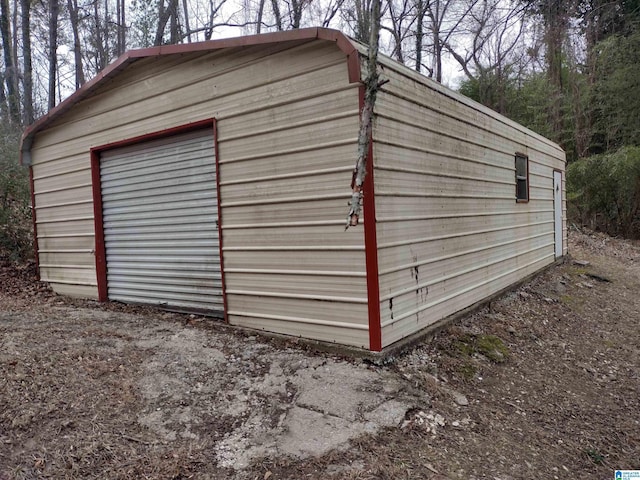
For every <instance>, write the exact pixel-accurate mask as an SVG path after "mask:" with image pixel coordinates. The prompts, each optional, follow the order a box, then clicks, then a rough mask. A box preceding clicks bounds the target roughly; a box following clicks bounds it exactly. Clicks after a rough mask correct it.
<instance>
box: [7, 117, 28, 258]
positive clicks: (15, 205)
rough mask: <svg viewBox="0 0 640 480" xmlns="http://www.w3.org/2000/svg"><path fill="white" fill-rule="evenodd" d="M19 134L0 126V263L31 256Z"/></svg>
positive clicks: (26, 171) (10, 128)
mask: <svg viewBox="0 0 640 480" xmlns="http://www.w3.org/2000/svg"><path fill="white" fill-rule="evenodd" d="M19 142H20V130H19V128H18V127H15V126H12V125H6V124H5V125H0V259H2V258H9V259H10V260H14V261H15V260H26V259H28V258H30V257H31V256H32V255H33V248H32V227H31V208H30V205H31V200H30V193H29V172H28V170H27V168H26V167H23V166H21V165H19V163H18V148H19V147H18V146H19Z"/></svg>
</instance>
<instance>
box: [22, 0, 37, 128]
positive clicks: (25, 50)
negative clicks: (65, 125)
mask: <svg viewBox="0 0 640 480" xmlns="http://www.w3.org/2000/svg"><path fill="white" fill-rule="evenodd" d="M20 8H21V11H22V19H21V20H22V58H23V69H24V73H23V90H24V121H25V123H26V124H27V125H29V124H31V123H33V120H34V118H33V117H34V115H33V67H32V64H31V63H32V62H31V1H30V0H20Z"/></svg>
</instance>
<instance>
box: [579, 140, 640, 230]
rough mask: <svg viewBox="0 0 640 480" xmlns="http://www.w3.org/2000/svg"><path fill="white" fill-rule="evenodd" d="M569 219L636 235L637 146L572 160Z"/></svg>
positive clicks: (639, 193) (639, 216) (639, 200)
mask: <svg viewBox="0 0 640 480" xmlns="http://www.w3.org/2000/svg"><path fill="white" fill-rule="evenodd" d="M567 201H568V210H569V212H568V213H569V219H570V220H571V221H573V222H578V223H580V224H581V225H584V226H588V227H590V228H592V229H594V230H601V231H604V232H607V233H609V234H611V235H623V236H625V237H628V238H640V147H623V148H621V149H619V150H618V151H616V152H614V153H608V154H602V155H594V156H591V157H588V158H584V159H581V160H578V161H576V162H573V163H572V164H570V165H569V167H568V169H567Z"/></svg>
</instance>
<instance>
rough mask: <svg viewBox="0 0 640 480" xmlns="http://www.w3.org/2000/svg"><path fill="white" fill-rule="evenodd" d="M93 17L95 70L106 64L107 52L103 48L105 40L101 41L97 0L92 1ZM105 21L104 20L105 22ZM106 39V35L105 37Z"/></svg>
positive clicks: (100, 23)
mask: <svg viewBox="0 0 640 480" xmlns="http://www.w3.org/2000/svg"><path fill="white" fill-rule="evenodd" d="M93 17H94V29H95V39H94V41H95V49H96V53H97V55H96V59H95V61H96V70H98V71H100V70H102V69H103V68H104V67H106V66H107V52H106V50H105V45H104V44H105V42H104V41H103V35H102V34H103V31H102V22H101V21H100V9H99V8H98V0H95V1H94V2H93ZM105 23H106V22H105ZM105 40H106V37H105Z"/></svg>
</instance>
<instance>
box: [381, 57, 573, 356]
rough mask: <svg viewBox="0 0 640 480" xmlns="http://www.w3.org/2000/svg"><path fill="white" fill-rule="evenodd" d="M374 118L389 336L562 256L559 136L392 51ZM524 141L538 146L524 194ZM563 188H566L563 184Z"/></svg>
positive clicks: (527, 147) (530, 147)
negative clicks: (523, 195) (557, 227)
mask: <svg viewBox="0 0 640 480" xmlns="http://www.w3.org/2000/svg"><path fill="white" fill-rule="evenodd" d="M384 62H385V65H384V66H385V69H384V70H383V76H384V77H385V78H386V79H388V80H389V83H387V84H385V85H384V87H383V89H382V92H380V93H379V95H378V103H377V104H376V111H377V117H376V123H375V126H374V133H373V138H374V167H375V171H374V177H375V189H376V214H377V239H378V261H379V282H380V310H381V324H382V342H383V346H386V345H390V344H391V343H393V342H395V341H397V340H399V339H401V338H403V337H406V336H407V335H410V334H412V333H414V332H416V331H418V330H420V329H422V328H424V327H427V326H429V325H430V324H433V323H435V322H436V321H438V320H440V319H442V318H444V317H446V316H448V315H451V314H453V313H455V312H456V311H459V310H461V309H463V308H465V307H467V306H470V305H472V304H474V303H476V302H478V301H480V300H482V299H483V298H485V297H487V296H489V295H491V294H493V293H495V292H497V291H499V290H501V289H503V288H505V287H507V286H508V285H510V284H512V283H514V282H515V281H517V280H519V279H521V278H523V277H525V276H526V275H529V274H530V273H533V272H535V271H536V270H538V269H540V268H541V267H543V266H544V265H548V264H549V263H551V262H553V261H554V233H553V231H554V230H553V228H554V220H553V218H554V217H553V169H554V168H557V169H561V170H564V153H563V152H562V151H561V150H560V149H559V148H558V147H557V146H555V145H554V144H552V143H551V142H549V141H548V140H546V139H543V138H542V137H540V136H538V135H536V134H534V133H532V132H529V131H527V130H526V129H524V128H523V127H521V126H518V125H516V124H514V123H513V122H510V121H508V120H506V119H503V118H502V117H500V116H498V115H497V114H495V113H493V112H490V111H489V110H488V109H486V108H485V107H481V106H479V105H475V104H474V103H473V102H471V101H470V100H468V99H464V98H463V97H460V96H459V95H457V94H455V93H453V92H449V91H446V90H445V89H443V87H441V86H439V85H436V84H434V83H433V82H430V81H429V80H427V79H424V78H421V77H419V76H417V75H416V74H415V73H414V72H411V71H409V70H408V69H404V68H403V67H401V66H398V65H396V64H393V63H391V62H388V61H386V60H385V61H384ZM516 152H521V153H525V154H526V155H528V156H529V175H530V176H529V187H530V189H529V194H530V201H529V202H528V203H516V199H515V163H514V157H515V153H516ZM563 197H564V193H563Z"/></svg>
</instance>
